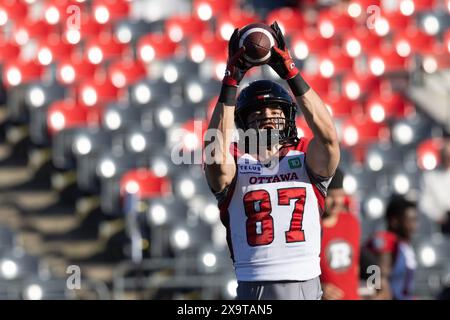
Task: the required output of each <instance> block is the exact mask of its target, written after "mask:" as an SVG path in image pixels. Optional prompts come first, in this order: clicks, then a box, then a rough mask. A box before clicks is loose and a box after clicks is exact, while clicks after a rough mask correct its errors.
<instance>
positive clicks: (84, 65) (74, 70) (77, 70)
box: [56, 56, 98, 85]
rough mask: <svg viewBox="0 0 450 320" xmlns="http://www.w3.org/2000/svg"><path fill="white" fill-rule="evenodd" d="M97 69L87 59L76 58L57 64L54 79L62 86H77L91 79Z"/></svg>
mask: <svg viewBox="0 0 450 320" xmlns="http://www.w3.org/2000/svg"><path fill="white" fill-rule="evenodd" d="M97 69H98V67H97V65H95V64H92V63H91V62H90V61H89V60H88V59H87V58H81V57H79V56H76V57H74V58H72V59H66V60H62V61H61V62H60V63H58V66H57V70H56V77H57V78H56V79H57V80H58V81H59V82H60V83H61V84H63V85H71V84H77V83H80V82H81V81H84V80H87V79H92V78H93V77H94V76H95V74H96V72H97Z"/></svg>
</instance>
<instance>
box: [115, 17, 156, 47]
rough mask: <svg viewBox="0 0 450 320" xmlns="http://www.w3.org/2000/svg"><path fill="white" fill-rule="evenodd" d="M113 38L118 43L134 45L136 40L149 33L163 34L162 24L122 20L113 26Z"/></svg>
mask: <svg viewBox="0 0 450 320" xmlns="http://www.w3.org/2000/svg"><path fill="white" fill-rule="evenodd" d="M113 28H114V36H115V37H116V39H117V40H118V41H119V42H120V43H131V44H133V45H134V44H135V43H136V42H137V41H138V39H139V38H140V37H141V36H143V35H145V34H147V33H149V32H151V33H161V32H163V28H164V23H163V21H161V20H157V21H153V22H147V21H144V20H134V19H124V20H121V21H118V22H117V23H115V24H114V26H113Z"/></svg>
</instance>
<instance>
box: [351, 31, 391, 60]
mask: <svg viewBox="0 0 450 320" xmlns="http://www.w3.org/2000/svg"><path fill="white" fill-rule="evenodd" d="M381 40H382V38H381V37H379V36H378V35H377V34H376V33H375V32H373V31H372V30H370V29H367V28H366V27H365V26H364V27H359V28H357V29H356V30H354V31H350V32H347V33H346V34H345V36H344V38H343V41H342V45H343V46H344V48H345V51H346V53H347V55H349V56H350V57H358V56H359V55H360V54H362V53H366V52H367V51H369V50H370V49H373V48H378V47H379V46H380V44H381Z"/></svg>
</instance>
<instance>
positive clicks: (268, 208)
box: [218, 138, 331, 281]
mask: <svg viewBox="0 0 450 320" xmlns="http://www.w3.org/2000/svg"><path fill="white" fill-rule="evenodd" d="M307 143H308V142H307V140H305V139H304V138H302V139H300V141H299V143H298V144H297V145H296V146H291V147H285V148H286V149H285V150H284V154H285V155H284V156H281V157H280V160H279V163H278V166H276V167H275V168H267V167H265V166H264V165H262V164H261V163H260V162H259V161H258V160H257V159H255V158H254V157H253V156H252V155H250V154H236V155H235V159H236V176H235V179H234V180H233V183H232V184H231V185H230V186H229V188H228V189H227V190H226V194H225V195H223V197H222V199H220V198H218V199H219V208H220V211H221V220H222V222H223V224H224V225H225V227H226V228H227V241H228V245H229V248H230V251H231V256H232V259H233V261H234V267H235V271H236V277H237V279H238V280H240V281H283V280H297V281H302V280H309V279H313V278H315V277H317V276H319V275H320V258H319V255H320V239H321V221H320V219H321V214H322V211H323V206H324V200H325V196H326V189H327V186H328V184H329V182H330V180H331V179H323V178H321V177H317V176H314V175H312V173H311V172H309V170H308V169H307V168H306V162H305V155H306V154H305V152H306V147H307ZM234 150H236V147H235V148H234Z"/></svg>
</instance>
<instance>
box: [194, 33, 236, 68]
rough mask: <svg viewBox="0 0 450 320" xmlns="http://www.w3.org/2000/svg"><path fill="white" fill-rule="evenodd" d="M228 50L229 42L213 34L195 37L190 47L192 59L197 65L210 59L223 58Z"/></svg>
mask: <svg viewBox="0 0 450 320" xmlns="http://www.w3.org/2000/svg"><path fill="white" fill-rule="evenodd" d="M227 48H228V42H227V41H225V40H223V39H222V38H219V37H217V35H215V34H213V33H203V34H202V35H199V36H198V37H193V38H192V39H191V41H190V43H189V46H188V50H189V57H190V59H191V60H192V61H194V62H197V63H200V62H203V61H204V60H205V59H208V58H216V57H219V58H222V57H223V56H224V53H226V52H227V50H228V49H227Z"/></svg>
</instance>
